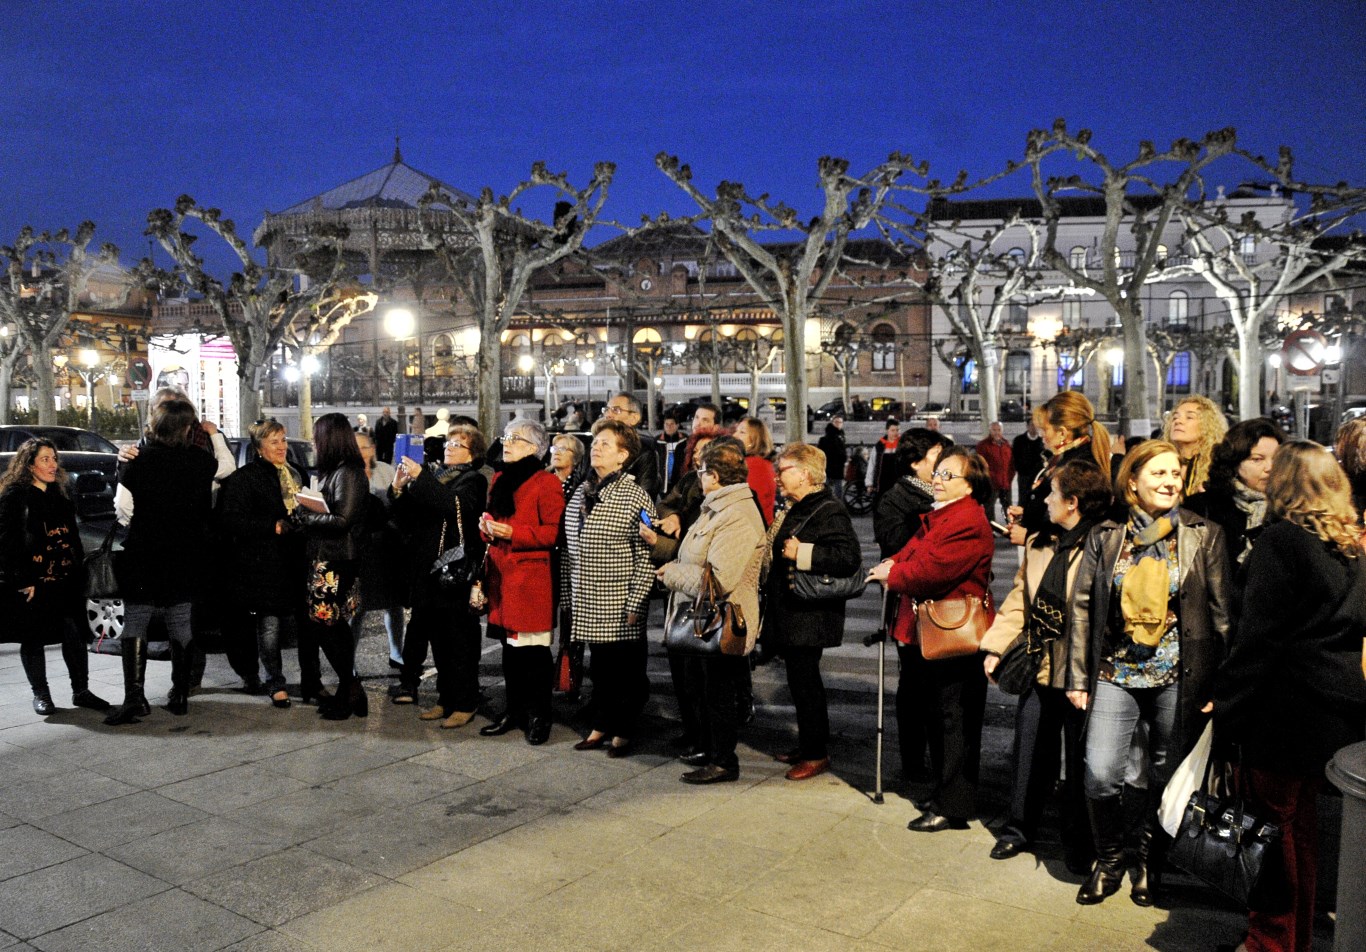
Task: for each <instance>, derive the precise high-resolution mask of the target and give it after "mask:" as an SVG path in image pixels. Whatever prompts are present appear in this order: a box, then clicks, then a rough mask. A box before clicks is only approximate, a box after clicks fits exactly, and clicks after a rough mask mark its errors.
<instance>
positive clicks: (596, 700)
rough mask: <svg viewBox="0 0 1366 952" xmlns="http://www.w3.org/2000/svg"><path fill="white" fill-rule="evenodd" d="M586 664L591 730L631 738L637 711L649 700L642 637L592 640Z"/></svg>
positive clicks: (637, 716)
mask: <svg viewBox="0 0 1366 952" xmlns="http://www.w3.org/2000/svg"><path fill="white" fill-rule="evenodd" d="M589 650H590V651H591V652H592V654H591V655H590V656H589V660H588V666H589V672H590V675H591V677H592V678H593V730H595V731H599V732H601V733H603V734H607V735H609V736H611V737H624V738H628V739H629V738H633V737H635V733H636V725H637V722H638V721H639V720H640V712H641V711H643V710H644V709H645V702H646V701H648V700H649V699H650V679H649V676H648V675H647V674H646V673H645V662H646V659H647V657H648V649H647V646H646V644H645V639H644V638H637V639H634V640H632V641H608V642H591V643H590V646H589Z"/></svg>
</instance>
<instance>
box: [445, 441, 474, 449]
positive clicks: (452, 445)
mask: <svg viewBox="0 0 1366 952" xmlns="http://www.w3.org/2000/svg"><path fill="white" fill-rule="evenodd" d="M469 448H470V447H469V444H468V443H461V442H460V441H459V440H447V441H446V449H448V450H467V449H469Z"/></svg>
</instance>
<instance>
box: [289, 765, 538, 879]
mask: <svg viewBox="0 0 1366 952" xmlns="http://www.w3.org/2000/svg"><path fill="white" fill-rule="evenodd" d="M481 788H482V789H481ZM546 809H547V806H546V805H544V804H541V803H529V802H527V801H526V800H525V799H524V798H521V797H518V796H517V795H515V793H514V792H509V791H502V790H498V789H496V787H490V786H488V785H483V784H479V785H475V786H472V787H467V788H465V789H463V790H457V791H454V792H453V793H450V794H447V795H445V796H442V797H437V798H436V799H433V800H425V801H423V802H422V803H417V804H409V805H405V806H402V807H395V808H393V809H391V810H387V811H384V812H373V811H372V812H369V813H367V814H366V815H365V816H363V817H360V818H357V819H354V820H352V821H350V822H348V823H347V824H346V825H345V826H344V827H341V828H339V829H336V830H333V831H332V832H330V833H328V834H327V835H326V836H321V837H319V838H317V839H314V840H310V841H308V843H307V844H306V845H307V847H308V848H309V849H310V850H314V851H316V852H318V853H321V854H323V855H325V856H331V857H333V858H335V859H339V860H342V861H344V862H346V863H349V864H351V865H352V866H355V867H358V868H360V869H366V870H370V871H372V872H376V873H379V874H380V875H382V876H387V877H389V878H391V879H396V878H398V877H399V876H402V875H404V874H406V873H410V872H412V871H413V870H415V869H418V868H419V867H422V866H426V865H428V864H430V863H433V862H435V861H436V860H438V859H441V858H442V857H444V856H449V855H450V854H452V853H455V852H457V851H459V850H461V849H463V848H465V847H467V846H470V845H472V844H474V843H478V842H481V841H483V840H486V839H488V838H489V837H492V836H497V835H498V834H499V833H502V832H504V831H505V830H510V829H513V828H515V827H518V826H520V825H522V824H523V823H526V822H528V821H529V820H534V819H536V818H538V817H540V816H542V815H544V814H545V812H546Z"/></svg>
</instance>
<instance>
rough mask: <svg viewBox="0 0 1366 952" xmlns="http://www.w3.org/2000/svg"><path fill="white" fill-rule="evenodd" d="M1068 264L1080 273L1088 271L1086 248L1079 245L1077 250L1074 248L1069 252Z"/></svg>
mask: <svg viewBox="0 0 1366 952" xmlns="http://www.w3.org/2000/svg"><path fill="white" fill-rule="evenodd" d="M1067 263H1068V264H1070V265H1071V266H1072V267H1074V268H1076V269H1077V270H1078V271H1084V270H1085V269H1086V248H1085V246H1083V245H1077V246H1076V247H1075V248H1073V249H1072V250H1071V252H1069V253H1068V255H1067Z"/></svg>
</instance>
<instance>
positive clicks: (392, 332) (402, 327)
mask: <svg viewBox="0 0 1366 952" xmlns="http://www.w3.org/2000/svg"><path fill="white" fill-rule="evenodd" d="M416 330H417V318H416V317H414V316H413V312H412V311H410V310H408V309H407V308H406V307H391V308H389V310H388V311H386V312H385V314H384V333H386V334H388V335H389V336H390V337H392V338H393V339H394V341H395V343H396V344H397V345H398V346H397V350H398V353H397V355H395V357H394V365H393V372H392V373H391V374H390V376H391V378H392V380H393V385H394V403H395V404H396V405H397V407H398V421H399V425H400V426H402V427H403V428H404V430H405V431H406V430H407V427H408V417H407V415H406V414H405V413H404V412H403V371H404V370H406V369H407V367H406V365H407V363H408V354H407V348H406V347H405V346H404V343H403V342H404V341H406V340H408V339H409V338H410V337H412V336H413V334H414V332H415V331H416Z"/></svg>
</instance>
